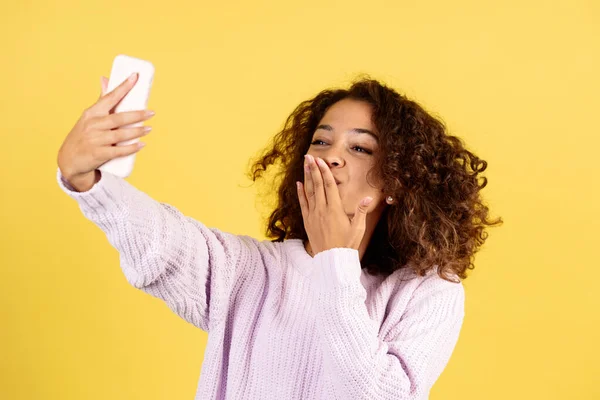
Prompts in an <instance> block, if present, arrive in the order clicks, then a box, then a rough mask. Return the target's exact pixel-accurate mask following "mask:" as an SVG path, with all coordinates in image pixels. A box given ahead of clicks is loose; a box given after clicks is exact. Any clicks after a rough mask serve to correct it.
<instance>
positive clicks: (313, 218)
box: [298, 99, 387, 260]
mask: <svg viewBox="0 0 600 400" xmlns="http://www.w3.org/2000/svg"><path fill="white" fill-rule="evenodd" d="M371 110H372V109H371V105H369V104H368V103H366V102H362V101H357V100H352V99H344V100H341V101H338V102H337V103H335V104H333V105H332V106H331V107H330V108H329V109H328V110H327V112H326V113H325V115H324V116H323V118H322V119H321V121H320V122H319V124H318V125H317V129H316V130H315V132H314V134H313V138H312V141H311V142H312V144H311V146H310V148H309V150H308V152H307V156H305V173H304V183H300V182H299V183H298V199H299V201H300V205H301V208H302V210H303V219H304V225H305V229H306V231H307V235H308V239H309V240H308V241H305V243H304V246H305V249H306V251H307V252H308V253H309V254H310V255H311V256H313V257H314V256H315V255H316V254H318V253H319V252H321V251H325V250H328V249H331V248H334V247H350V248H354V249H356V250H358V253H359V257H360V259H361V260H362V257H363V255H364V253H365V251H366V249H367V246H368V244H369V241H370V239H371V237H372V235H373V231H374V230H375V227H376V225H377V223H378V221H379V219H380V218H381V215H382V214H383V211H384V210H385V208H386V207H387V203H386V201H385V194H384V191H383V187H382V184H381V178H380V177H379V176H377V175H376V174H375V173H372V174H371V176H370V182H367V172H368V171H369V170H370V169H371V168H372V167H373V165H374V157H375V154H376V153H377V151H378V137H379V134H378V132H377V130H376V128H375V126H374V125H373V123H372V122H371ZM355 129H363V130H364V129H366V130H369V131H370V132H372V134H373V136H372V135H370V134H368V133H355V131H354V130H355ZM368 152H371V153H372V154H368ZM319 158H320V159H321V160H323V161H324V163H322V164H321V165H319V163H318V159H319ZM307 167H308V170H307V169H306V168H307ZM335 180H337V181H339V184H336V182H335ZM373 185H374V186H373ZM366 197H371V198H372V199H373V200H372V202H371V203H370V204H369V205H368V206H366V207H364V206H361V205H360V204H361V201H362V200H364V199H365V198H366Z"/></svg>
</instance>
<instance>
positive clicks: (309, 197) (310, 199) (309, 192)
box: [304, 155, 315, 211]
mask: <svg viewBox="0 0 600 400" xmlns="http://www.w3.org/2000/svg"><path fill="white" fill-rule="evenodd" d="M309 158H310V156H309V155H306V156H305V157H304V193H305V194H306V202H307V203H308V211H312V210H314V208H315V190H314V187H313V181H312V174H311V172H310V161H309Z"/></svg>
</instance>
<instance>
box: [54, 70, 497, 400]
mask: <svg viewBox="0 0 600 400" xmlns="http://www.w3.org/2000/svg"><path fill="white" fill-rule="evenodd" d="M134 84H135V76H134V78H133V80H130V81H126V82H124V83H123V84H122V85H120V86H119V87H118V88H116V89H115V90H114V91H112V92H111V93H107V94H104V91H105V90H106V89H105V88H106V79H105V78H104V79H103V94H102V95H101V96H100V98H99V99H98V101H97V102H96V103H95V104H93V105H92V106H90V107H89V108H87V109H86V110H85V111H84V113H83V115H82V116H81V118H80V119H79V121H78V122H77V123H76V125H75V126H74V128H73V129H72V131H71V132H70V133H69V135H68V136H67V138H66V139H65V141H64V143H63V145H62V146H61V148H60V150H59V154H58V167H59V168H58V170H57V180H58V183H59V185H60V187H61V188H62V189H63V190H64V191H65V192H66V193H67V194H68V195H69V196H70V197H72V198H73V199H75V200H76V201H77V202H78V204H79V206H80V208H81V210H82V212H83V214H84V215H85V217H86V218H88V219H90V220H91V221H93V222H94V223H95V224H96V225H97V226H98V227H99V228H100V229H102V230H103V231H104V232H105V233H106V235H107V237H108V240H109V241H110V243H111V244H112V245H113V246H114V247H115V248H116V249H117V250H118V251H119V253H120V260H121V267H122V270H123V272H124V274H125V276H126V278H127V280H128V282H129V283H130V284H131V285H133V286H134V287H136V288H138V289H141V290H143V291H144V292H146V293H149V294H150V295H152V296H155V297H157V298H159V299H162V300H163V301H164V302H165V303H166V305H167V306H168V307H170V308H171V309H172V310H173V311H174V312H175V313H177V314H178V315H179V316H181V317H182V318H184V319H185V320H186V321H188V322H190V323H192V324H194V325H195V326H197V327H199V328H200V329H202V330H204V331H207V332H208V334H209V337H208V345H207V348H206V352H205V359H204V362H203V366H202V374H201V377H200V381H199V385H198V390H197V398H198V399H261V400H263V399H277V400H281V399H369V400H374V399H396V400H397V399H425V398H427V397H428V394H429V391H430V389H431V387H432V386H433V384H434V383H435V381H436V380H437V378H438V377H439V375H440V374H441V373H442V371H443V369H444V367H445V366H446V364H447V362H448V360H449V359H450V356H451V354H452V352H453V349H454V347H455V345H456V342H457V340H458V336H459V332H460V329H461V326H462V322H463V317H464V290H463V286H462V283H461V279H465V278H466V277H467V276H466V271H467V269H471V268H473V265H472V263H471V259H472V258H473V256H474V254H475V252H476V251H477V250H478V248H479V247H480V246H481V245H482V244H483V243H484V241H485V239H486V237H487V235H486V232H485V228H486V226H491V225H496V224H499V223H501V222H502V220H501V219H498V220H496V221H489V220H488V208H487V207H486V206H485V205H484V204H483V202H482V199H481V197H480V190H481V189H482V188H483V187H485V186H486V184H487V180H486V178H483V182H482V183H481V184H480V183H479V181H478V178H479V177H478V175H479V174H480V173H481V172H483V171H484V170H485V169H486V167H487V163H486V162H485V161H483V160H481V159H480V158H478V157H477V156H475V155H474V154H473V153H471V152H470V151H468V150H466V149H465V147H464V146H463V144H462V142H461V140H460V139H458V138H457V137H455V136H450V135H449V134H448V133H447V132H446V129H445V126H444V125H443V123H442V122H440V121H439V120H437V119H436V118H434V117H432V116H431V115H429V114H428V113H427V112H426V111H425V110H424V109H423V108H422V107H421V106H419V105H418V104H417V103H415V102H413V101H411V100H409V99H407V98H406V97H404V96H402V95H400V94H398V93H397V92H396V91H394V90H392V89H391V88H388V87H386V86H385V85H383V84H381V83H379V82H377V81H376V80H372V79H367V78H363V79H360V80H357V81H356V82H354V83H353V84H352V86H351V87H350V88H348V89H337V90H324V91H322V92H321V93H319V94H318V95H317V96H315V97H314V98H312V99H310V100H307V101H304V102H302V103H301V104H300V105H299V106H298V107H297V108H296V110H294V112H293V113H292V114H291V115H290V116H289V117H288V119H287V121H286V123H285V125H284V128H283V129H282V130H281V132H279V133H278V134H277V135H276V136H275V138H274V141H273V145H272V146H271V147H269V148H267V150H266V151H265V153H264V154H263V155H262V156H261V157H260V158H259V159H258V160H257V161H256V162H255V163H254V164H253V166H252V168H251V172H250V177H251V178H252V179H253V180H254V181H255V180H256V179H258V178H260V177H261V176H262V174H263V172H265V171H266V170H267V169H268V167H269V166H274V165H275V164H276V163H278V164H279V166H280V175H279V177H280V179H279V180H278V181H277V183H276V184H277V186H278V206H277V207H276V209H275V210H274V211H273V212H272V214H271V216H270V218H269V221H268V227H267V237H269V238H271V239H272V240H263V241H260V240H257V239H255V238H252V237H249V236H245V235H234V234H230V233H227V232H224V231H221V230H219V229H217V228H211V227H207V226H205V225H203V224H202V223H201V222H199V221H197V220H195V219H193V218H191V217H189V216H185V215H183V214H182V213H181V212H179V211H178V210H177V209H176V208H175V207H173V206H171V205H169V204H166V203H161V202H158V201H156V200H153V199H152V198H151V197H149V196H148V195H147V194H145V193H143V192H142V191H140V190H138V189H136V188H135V187H133V186H132V185H131V184H129V183H128V182H127V181H125V180H124V179H121V178H118V177H116V176H114V175H111V174H108V173H101V172H100V171H99V170H98V169H97V168H98V167H99V166H100V165H101V164H103V163H104V162H106V161H108V160H110V159H112V158H115V157H119V156H123V155H126V154H131V153H134V152H136V151H139V149H140V147H138V146H137V145H135V144H134V145H129V146H113V144H115V143H118V142H121V141H124V140H128V139H131V138H135V137H140V136H143V135H144V134H145V132H144V131H143V128H141V127H137V128H128V129H124V128H120V129H113V128H119V127H120V126H123V125H127V124H130V123H134V122H138V121H143V120H147V119H148V118H149V117H150V115H147V114H146V113H145V112H143V111H133V112H123V113H116V114H115V113H111V110H112V109H113V108H114V106H115V105H116V104H117V103H118V102H119V100H120V99H121V98H123V97H124V96H125V94H126V93H127V92H128V91H129V90H130V89H131V88H132V87H133V85H134Z"/></svg>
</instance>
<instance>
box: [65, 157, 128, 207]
mask: <svg viewBox="0 0 600 400" xmlns="http://www.w3.org/2000/svg"><path fill="white" fill-rule="evenodd" d="M119 179H120V178H119V177H117V176H115V175H112V174H110V173H107V172H101V175H100V180H99V181H98V182H96V183H95V184H94V186H92V187H91V188H90V189H89V190H87V191H85V192H78V191H76V190H75V189H74V188H73V186H71V184H69V181H67V180H66V179H65V177H64V176H63V174H62V172H61V170H60V168H57V170H56V180H57V182H58V185H59V186H60V188H61V189H62V190H63V191H64V192H65V193H66V194H68V195H69V196H70V197H71V198H73V199H74V200H76V201H77V202H78V203H79V204H80V206H81V208H82V210H87V211H95V210H98V211H100V210H103V211H104V212H106V209H107V208H113V207H117V206H118V205H119V203H120V201H122V198H123V195H124V189H125V188H124V187H123V185H122V182H120V180H119Z"/></svg>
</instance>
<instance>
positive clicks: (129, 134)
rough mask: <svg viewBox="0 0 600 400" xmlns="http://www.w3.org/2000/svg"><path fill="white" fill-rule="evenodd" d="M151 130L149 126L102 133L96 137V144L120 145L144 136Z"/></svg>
mask: <svg viewBox="0 0 600 400" xmlns="http://www.w3.org/2000/svg"><path fill="white" fill-rule="evenodd" d="M151 130H152V127H151V126H136V127H132V128H120V129H115V130H112V131H108V132H102V134H100V135H98V136H97V144H98V145H100V146H105V145H109V144H115V143H121V142H125V141H127V140H131V139H135V138H139V137H142V136H146V135H147V134H149V133H150V131H151Z"/></svg>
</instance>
